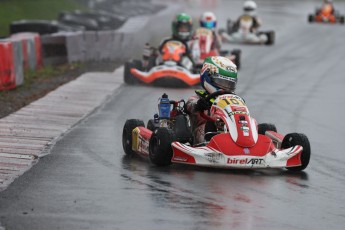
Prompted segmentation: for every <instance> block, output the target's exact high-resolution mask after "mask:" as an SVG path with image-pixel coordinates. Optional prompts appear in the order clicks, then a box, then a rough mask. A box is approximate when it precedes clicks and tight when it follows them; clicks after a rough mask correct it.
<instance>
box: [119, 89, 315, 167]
mask: <svg viewBox="0 0 345 230" xmlns="http://www.w3.org/2000/svg"><path fill="white" fill-rule="evenodd" d="M211 98H213V102H212V106H211V109H210V115H206V114H205V113H204V112H201V113H200V115H202V116H203V117H204V118H205V119H207V123H206V125H205V142H203V143H193V136H192V132H191V129H190V127H189V122H188V114H187V113H186V110H185V103H184V101H183V100H181V101H172V100H171V101H169V102H170V104H171V105H172V106H171V111H170V117H169V118H162V117H159V115H156V116H155V119H151V120H149V122H148V123H147V126H146V127H145V125H144V122H143V121H141V120H138V119H130V120H127V121H126V123H125V125H124V128H123V133H122V144H123V149H124V151H125V153H126V154H127V155H132V154H138V155H140V156H143V157H148V158H149V159H150V161H151V162H152V163H153V164H155V165H157V166H167V165H170V164H172V163H180V164H189V165H198V166H205V167H215V168H245V169H248V168H250V169H257V168H286V169H288V170H292V171H301V170H304V169H305V168H306V167H307V166H308V164H309V160H310V143H309V140H308V138H307V136H305V135H304V134H301V133H290V134H287V135H285V136H284V135H282V134H279V133H278V132H277V129H276V127H275V125H273V124H269V123H262V124H257V122H256V120H255V119H254V118H252V117H251V116H250V114H249V110H248V108H247V106H246V104H245V102H244V100H243V99H242V98H241V97H239V96H237V95H234V94H231V93H230V92H226V91H222V90H221V91H217V92H215V93H212V94H209V95H208V96H207V97H206V98H205V99H206V100H210V99H211ZM169 109H170V108H169Z"/></svg>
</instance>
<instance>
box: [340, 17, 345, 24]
mask: <svg viewBox="0 0 345 230" xmlns="http://www.w3.org/2000/svg"><path fill="white" fill-rule="evenodd" d="M339 22H340V23H341V24H344V22H345V17H344V16H340V18H339Z"/></svg>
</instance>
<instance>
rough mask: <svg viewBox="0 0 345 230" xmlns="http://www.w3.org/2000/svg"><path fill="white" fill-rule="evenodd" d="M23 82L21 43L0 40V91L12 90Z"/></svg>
mask: <svg viewBox="0 0 345 230" xmlns="http://www.w3.org/2000/svg"><path fill="white" fill-rule="evenodd" d="M23 81H24V71H23V48H22V42H18V41H11V40H0V90H9V89H13V88H15V87H16V86H19V85H21V84H23Z"/></svg>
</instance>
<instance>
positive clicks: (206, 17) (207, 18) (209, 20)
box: [200, 12, 217, 30]
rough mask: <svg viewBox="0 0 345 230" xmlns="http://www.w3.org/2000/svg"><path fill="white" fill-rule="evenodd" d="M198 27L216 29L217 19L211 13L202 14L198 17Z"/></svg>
mask: <svg viewBox="0 0 345 230" xmlns="http://www.w3.org/2000/svg"><path fill="white" fill-rule="evenodd" d="M200 27H203V28H207V29H211V30H214V29H215V28H216V27H217V18H216V16H215V15H214V13H212V12H204V13H203V14H202V15H201V17H200Z"/></svg>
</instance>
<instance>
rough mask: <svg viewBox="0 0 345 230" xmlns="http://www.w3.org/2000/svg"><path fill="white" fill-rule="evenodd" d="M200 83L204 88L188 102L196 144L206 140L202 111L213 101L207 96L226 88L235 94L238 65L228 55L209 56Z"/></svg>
mask: <svg viewBox="0 0 345 230" xmlns="http://www.w3.org/2000/svg"><path fill="white" fill-rule="evenodd" d="M200 83H201V86H202V87H203V88H204V90H196V91H195V93H196V94H197V95H195V96H191V97H190V98H189V99H188V101H187V103H186V109H187V112H188V113H189V117H190V122H191V126H192V131H193V137H194V144H200V143H203V142H204V141H205V126H206V120H205V119H204V118H202V117H201V115H200V112H204V111H205V110H209V109H210V108H211V102H210V101H206V99H205V97H206V96H207V95H208V94H211V93H214V92H216V91H218V90H225V91H227V92H231V93H233V94H235V89H236V84H237V67H236V65H235V64H234V63H233V62H232V61H230V60H229V59H228V58H226V57H221V56H212V57H207V58H206V59H205V60H204V63H203V66H202V69H201V72H200Z"/></svg>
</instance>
